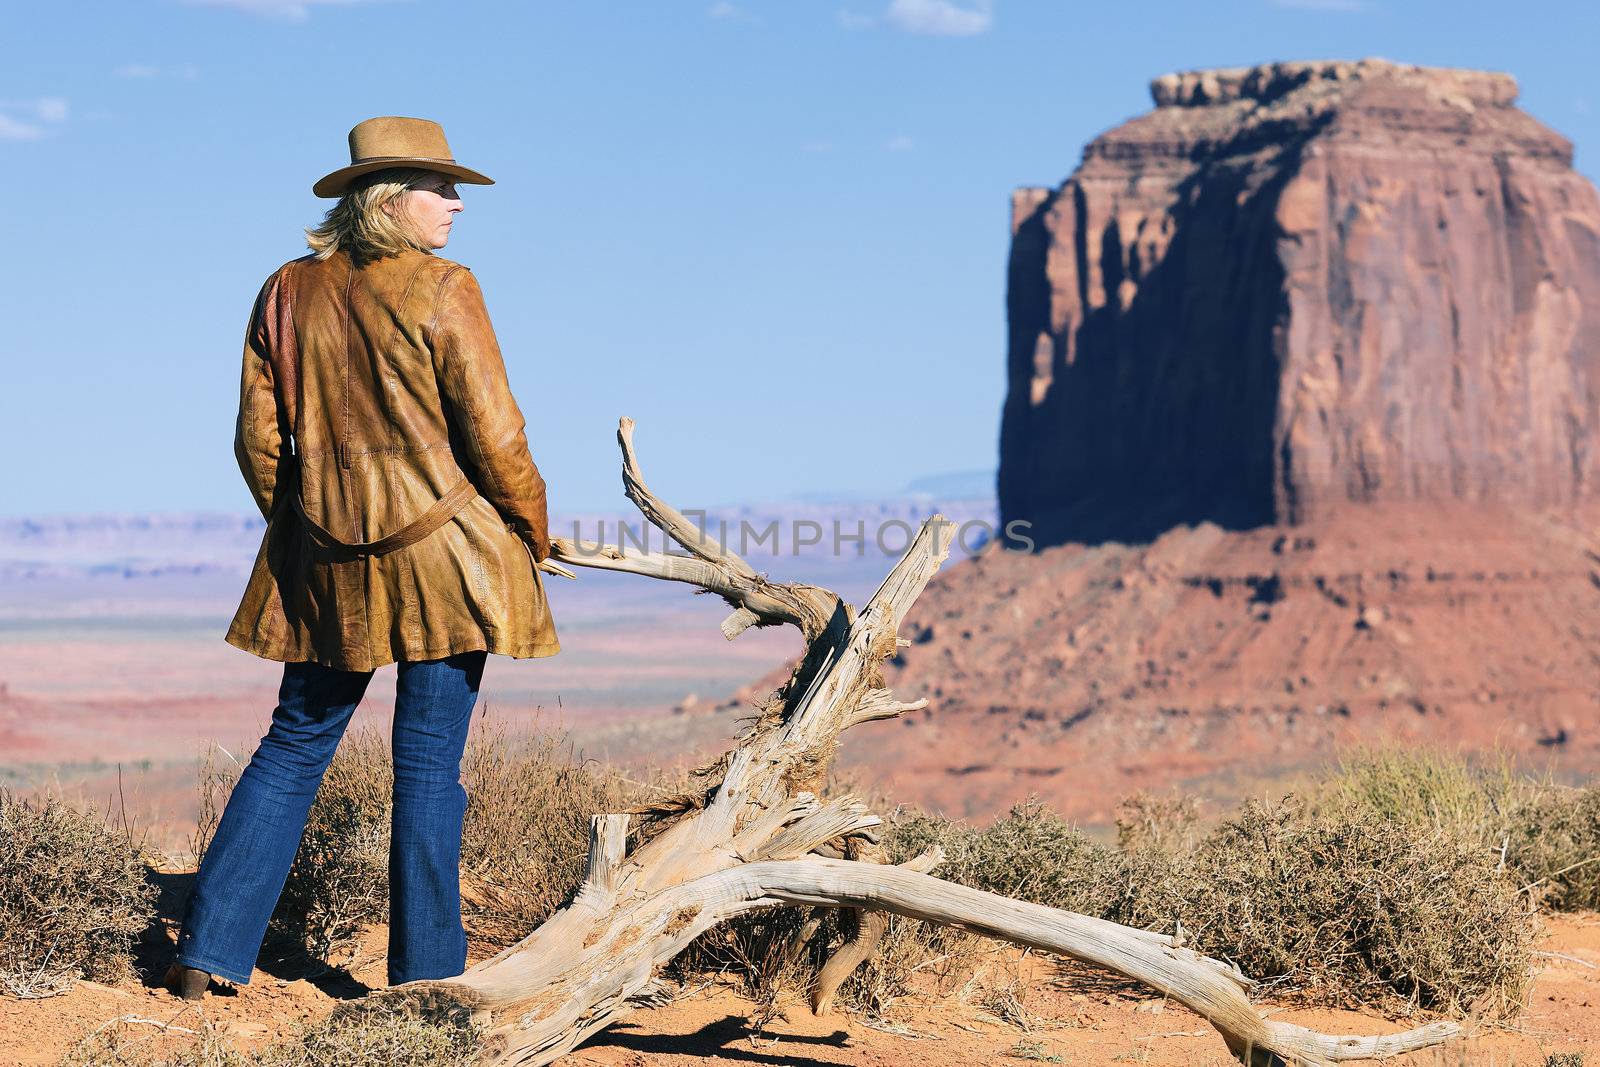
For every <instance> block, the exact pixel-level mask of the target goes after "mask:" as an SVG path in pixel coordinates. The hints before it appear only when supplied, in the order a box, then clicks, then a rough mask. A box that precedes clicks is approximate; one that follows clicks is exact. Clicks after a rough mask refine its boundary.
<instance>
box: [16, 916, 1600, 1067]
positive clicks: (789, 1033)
mask: <svg viewBox="0 0 1600 1067" xmlns="http://www.w3.org/2000/svg"><path fill="white" fill-rule="evenodd" d="M385 936H386V934H385V931H384V930H383V928H381V927H378V928H373V929H370V930H368V931H367V932H366V934H365V935H364V937H363V938H362V939H361V944H360V947H359V948H358V949H357V951H356V952H355V954H354V964H353V974H354V976H355V979H356V981H354V982H352V981H349V980H348V979H340V980H327V981H324V982H322V983H321V984H320V985H319V984H315V983H313V982H311V981H307V980H305V979H291V978H275V977H273V976H272V975H271V974H268V973H265V972H263V971H260V970H258V971H257V972H256V973H255V976H254V978H253V980H252V982H251V984H250V985H248V986H244V987H240V988H238V989H237V990H236V991H235V992H234V993H232V994H231V995H216V994H213V995H210V996H208V997H207V999H206V1001H205V1002H204V1004H203V1005H202V1006H201V1007H200V1008H198V1009H196V1008H194V1007H191V1006H189V1005H186V1004H184V1002H183V1001H180V1000H178V999H177V998H175V997H174V996H172V994H170V993H168V992H166V991H165V990H161V989H150V988H146V987H145V986H143V985H140V984H137V983H131V982H130V983H125V984H122V985H118V986H115V987H113V986H103V985H95V984H92V983H87V982H84V983H79V984H78V985H77V986H76V987H74V988H73V989H72V990H70V991H69V992H67V993H65V994H63V995H61V996H57V997H53V998H50V999H46V1000H35V1001H18V1000H12V999H9V998H5V997H0V1063H14V1064H17V1065H18V1067H33V1065H40V1067H43V1065H47V1064H55V1063H58V1062H59V1061H60V1058H61V1056H62V1055H63V1054H64V1053H65V1052H66V1051H67V1050H68V1049H70V1048H71V1047H72V1046H73V1045H74V1044H75V1043H76V1042H78V1041H79V1040H81V1038H82V1037H83V1036H84V1035H85V1034H86V1033H88V1032H89V1031H90V1030H92V1029H94V1028H96V1027H98V1026H100V1025H102V1024H104V1023H106V1022H107V1021H109V1020H112V1019H115V1018H117V1017H119V1016H127V1015H132V1016H136V1017H138V1018H141V1019H149V1020H156V1021H159V1022H167V1023H171V1024H172V1025H174V1026H179V1027H185V1028H189V1029H194V1028H195V1027H197V1026H198V1025H199V1023H200V1021H201V1019H202V1018H203V1019H207V1020H210V1021H211V1022H212V1023H213V1024H215V1025H217V1026H219V1027H221V1028H223V1030H224V1031H225V1032H226V1033H227V1035H228V1036H229V1037H230V1038H231V1040H233V1042H234V1043H235V1044H237V1045H238V1046H240V1047H244V1048H252V1047H257V1046H259V1045H261V1044H264V1043H267V1042H270V1041H272V1040H274V1039H276V1038H280V1037H283V1036H287V1035H289V1034H291V1033H292V1032H293V1031H294V1029H295V1027H296V1026H297V1025H300V1024H302V1023H304V1022H306V1021H309V1020H314V1019H316V1018H318V1017H320V1016H321V1015H323V1014H325V1013H326V1012H328V1011H329V1010H331V1009H332V1007H333V1006H334V1005H335V1004H337V1003H338V1002H339V1000H340V999H341V998H346V997H351V996H356V995H359V994H360V993H361V992H362V991H363V987H362V985H361V983H370V984H373V985H378V984H381V983H382V981H383V961H382V952H383V945H384V938H385ZM1541 950H1542V954H1541V955H1540V957H1539V958H1538V960H1537V963H1538V971H1537V975H1536V977H1535V980H1534V983H1533V987H1532V993H1531V995H1530V998H1529V1004H1528V1008H1527V1010H1526V1011H1525V1012H1524V1013H1523V1015H1522V1016H1521V1017H1520V1018H1519V1019H1517V1020H1516V1021H1515V1022H1514V1023H1513V1024H1511V1025H1510V1026H1507V1027H1495V1028H1482V1029H1478V1030H1476V1031H1474V1032H1473V1033H1472V1034H1471V1035H1470V1036H1469V1037H1468V1038H1467V1039H1466V1040H1464V1041H1461V1042H1458V1043H1456V1044H1455V1045H1453V1046H1452V1047H1451V1048H1450V1050H1449V1051H1448V1052H1447V1053H1443V1054H1441V1053H1438V1052H1429V1053H1418V1054H1415V1055H1413V1056H1411V1057H1409V1058H1407V1059H1404V1060H1401V1061H1397V1062H1403V1063H1416V1064H1450V1065H1452V1067H1453V1065H1456V1064H1481V1065H1485V1067H1490V1065H1504V1067H1510V1065H1511V1064H1523V1065H1532V1067H1537V1065H1539V1064H1543V1063H1544V1062H1545V1057H1546V1056H1548V1055H1549V1054H1551V1053H1556V1052H1571V1051H1584V1050H1588V1051H1589V1052H1590V1054H1591V1055H1592V1054H1593V1053H1594V1051H1595V1050H1596V1049H1600V917H1597V916H1593V915H1580V916H1559V917H1556V918H1555V919H1553V920H1552V921H1551V923H1550V925H1549V929H1548V932H1547V936H1546V937H1545V938H1544V940H1543V942H1542V946H1541ZM985 968H986V973H987V975H988V976H989V977H990V979H991V980H995V979H998V980H1000V981H1002V982H1003V981H1005V980H1006V979H1008V978H1010V977H1011V976H1012V975H1016V974H1021V975H1025V976H1027V979H1028V984H1027V987H1026V990H1025V991H1024V992H1023V993H1022V995H1021V998H1020V999H1021V1001H1022V1003H1023V1005H1024V1007H1025V1009H1026V1011H1027V1012H1028V1015H1029V1018H1028V1028H1027V1029H1023V1028H1022V1027H1020V1026H1018V1025H1016V1024H1015V1023H1014V1022H1009V1021H1006V1020H1004V1019H1001V1018H999V1017H997V1016H995V1015H993V1014H991V1013H989V1012H988V1011H986V1010H985V1009H984V1008H983V1007H981V1006H980V1005H979V1003H978V1001H979V1000H981V998H980V997H977V996H975V995H972V994H970V993H969V994H968V995H966V996H963V995H962V994H961V991H960V990H955V991H945V992H939V991H935V990H933V989H931V988H930V989H927V990H925V991H924V992H923V993H920V994H919V995H918V996H916V997H914V998H911V999H909V1000H907V1001H902V1002H901V1003H900V1004H899V1005H897V1006H896V1011H895V1013H894V1014H895V1019H894V1022H893V1023H892V1024H888V1025H887V1026H886V1025H885V1024H869V1022H868V1021H867V1020H865V1019H863V1018H861V1017H859V1016H854V1015H847V1014H843V1013H835V1014H832V1015H829V1016H827V1017H822V1018H818V1017H815V1016H813V1015H812V1014H811V1013H810V1011H809V1009H807V1008H806V1007H805V1006H804V1005H802V1004H789V1005H786V1006H785V1008H786V1015H787V1018H784V1019H779V1020H777V1021H776V1022H774V1023H772V1024H771V1025H770V1026H769V1027H768V1029H767V1030H766V1032H765V1033H763V1034H760V1035H756V1036H752V1035H751V1034H750V1033H749V1031H748V1029H747V1027H746V1019H747V1017H748V1014H749V1012H750V1005H749V1003H748V1002H747V1001H745V1000H744V999H742V998H741V997H739V996H738V995H737V994H735V993H734V992H732V991H731V990H729V989H726V988H713V989H707V990H701V991H698V992H693V993H691V994H690V995H688V996H687V997H686V998H685V999H683V1000H681V1001H679V1002H677V1003H674V1004H669V1005H667V1006H665V1007H662V1008H657V1009H652V1010H648V1011H640V1012H637V1013H635V1014H634V1015H632V1016H630V1017H629V1018H628V1019H626V1020H625V1021H623V1022H621V1023H619V1024H618V1025H616V1026H613V1027H612V1028H610V1029H609V1030H607V1031H605V1032H604V1033H602V1034H600V1035H599V1036H597V1037H596V1038H594V1039H592V1040H591V1041H589V1042H588V1043H587V1044H586V1045H585V1046H583V1047H582V1048H580V1049H579V1050H577V1051H576V1052H574V1053H573V1054H572V1055H571V1056H569V1057H568V1058H567V1059H566V1060H564V1061H563V1062H564V1063H567V1064H572V1065H574V1067H576V1065H589V1067H644V1065H649V1067H690V1065H691V1064H702V1063H713V1064H723V1063H726V1064H732V1063H742V1064H751V1063H754V1064H772V1065H775V1067H776V1065H783V1067H835V1065H838V1067H844V1065H868V1064H870V1065H874V1067H971V1065H973V1064H986V1063H1005V1062H1019V1063H1020V1062H1022V1059H1020V1058H1017V1057H1016V1053H1018V1052H1023V1051H1026V1046H1029V1045H1031V1046H1033V1047H1034V1048H1035V1049H1036V1050H1037V1051H1036V1058H1037V1057H1049V1056H1058V1057H1060V1059H1059V1060H1049V1061H1047V1062H1062V1063H1071V1064H1086V1065H1100V1064H1113V1063H1137V1064H1151V1065H1159V1067H1181V1065H1215V1067H1224V1065H1226V1064H1231V1063H1233V1062H1234V1061H1233V1060H1231V1059H1230V1058H1229V1056H1228V1053H1227V1050H1226V1048H1225V1047H1224V1046H1223V1043H1222V1040H1221V1039H1220V1038H1219V1037H1218V1036H1217V1035H1216V1033H1215V1031H1213V1030H1212V1029H1211V1028H1210V1027H1209V1026H1208V1025H1207V1024H1206V1023H1205V1022H1203V1021H1202V1020H1201V1019H1200V1018H1199V1017H1198V1016H1195V1015H1193V1014H1192V1013H1190V1012H1188V1011H1186V1010H1185V1009H1183V1008H1180V1007H1178V1006H1177V1005H1174V1004H1170V1003H1165V1002H1163V1001H1162V1000H1161V999H1159V998H1157V997H1154V996H1152V995H1149V994H1147V993H1145V992H1143V991H1141V990H1139V989H1137V988H1135V987H1131V986H1127V985H1124V984H1122V983H1119V982H1116V981H1110V980H1107V979H1106V978H1105V977H1103V976H1101V975H1098V974H1096V973H1093V972H1089V971H1086V970H1084V969H1082V968H1079V967H1076V966H1071V967H1069V966H1063V965H1061V964H1059V963H1056V962H1054V961H1049V960H1043V959H1039V958H1037V957H1034V958H1031V959H1022V958H1021V957H1020V956H1019V954H1018V953H1016V952H1013V951H1009V950H1004V951H1001V950H997V951H996V952H995V953H994V954H993V956H992V957H991V958H990V959H989V960H988V961H987V962H986V963H985ZM1278 1017H1279V1018H1283V1019H1288V1020H1291V1021H1294V1022H1297V1023H1301V1024H1303V1025H1306V1026H1314V1027H1317V1028H1319V1029H1323V1030H1328V1031H1333V1032H1344V1033H1357V1032H1360V1033H1381V1032H1391V1031H1394V1030H1400V1029H1404V1028H1406V1027H1407V1026H1410V1025H1416V1020H1390V1019H1384V1018H1381V1017H1378V1016H1375V1015H1371V1014H1362V1013H1356V1012H1350V1011H1330V1010H1306V1009H1300V1008H1295V1009H1290V1010H1286V1011H1284V1012H1283V1013H1282V1014H1281V1015H1279V1016H1278ZM130 1034H131V1036H132V1037H135V1038H145V1039H146V1040H147V1041H148V1043H149V1045H150V1046H152V1047H155V1048H159V1047H162V1045H163V1044H164V1043H168V1042H170V1043H177V1042H179V1041H185V1040H188V1039H187V1038H183V1037H178V1036H174V1037H163V1036H162V1035H161V1033H160V1031H159V1030H157V1029H156V1028H155V1027H153V1026H149V1025H143V1024H138V1025H134V1026H132V1027H131V1028H130Z"/></svg>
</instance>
